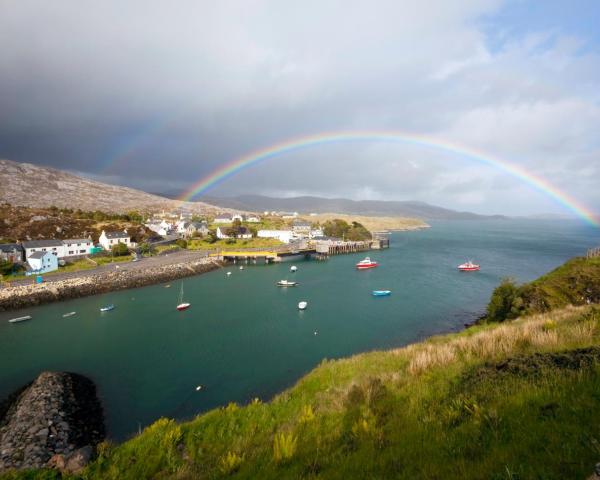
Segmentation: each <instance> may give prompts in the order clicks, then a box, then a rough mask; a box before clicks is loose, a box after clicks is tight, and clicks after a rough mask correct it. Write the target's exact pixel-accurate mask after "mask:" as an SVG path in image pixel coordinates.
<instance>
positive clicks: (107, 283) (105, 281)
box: [0, 258, 222, 312]
mask: <svg viewBox="0 0 600 480" xmlns="http://www.w3.org/2000/svg"><path fill="white" fill-rule="evenodd" d="M221 266H222V263H221V262H219V261H217V260H213V259H209V258H202V259H199V260H196V261H191V262H185V263H184V262H181V263H173V264H168V265H161V266H155V267H149V268H145V269H139V270H133V271H128V270H121V271H114V270H111V271H106V272H101V273H98V274H97V275H90V276H86V277H80V278H71V279H65V280H58V281H53V282H48V283H41V284H28V285H18V286H11V287H4V288H2V289H0V312H8V311H14V310H20V309H23V308H28V307H35V306H38V305H44V304H47V303H52V302H59V301H63V300H71V299H74V298H82V297H89V296H92V295H97V294H100V293H108V292H114V291H118V290H127V289H130V288H139V287H146V286H149V285H155V284H159V283H163V282H169V281H172V280H177V279H179V278H185V277H191V276H194V275H200V274H203V273H207V272H211V271H213V270H217V269H219V268H221Z"/></svg>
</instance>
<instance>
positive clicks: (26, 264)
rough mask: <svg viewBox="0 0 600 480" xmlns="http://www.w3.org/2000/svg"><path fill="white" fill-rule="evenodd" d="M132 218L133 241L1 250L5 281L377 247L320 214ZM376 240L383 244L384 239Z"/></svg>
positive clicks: (98, 238) (116, 233)
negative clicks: (126, 266) (189, 258)
mask: <svg viewBox="0 0 600 480" xmlns="http://www.w3.org/2000/svg"><path fill="white" fill-rule="evenodd" d="M130 217H131V218H136V219H137V222H138V223H139V226H138V228H137V229H136V230H135V233H133V234H132V233H130V232H128V229H127V228H123V229H116V228H112V229H109V228H106V229H104V228H103V229H102V230H101V232H100V234H99V235H98V234H97V235H88V236H86V237H83V236H81V237H77V238H39V235H38V238H28V239H27V240H22V241H16V242H10V243H0V267H1V269H0V274H2V277H0V280H1V281H3V282H12V281H15V280H16V281H23V280H24V279H26V278H28V277H33V278H35V282H38V283H41V282H43V281H45V276H46V275H50V276H52V275H55V274H57V273H67V272H68V273H72V272H77V271H80V270H85V271H86V273H87V274H89V273H92V272H87V271H89V270H91V271H93V270H95V269H97V268H98V267H100V266H103V265H106V264H115V268H122V265H123V263H124V262H138V261H140V260H142V259H144V258H146V257H151V256H157V255H158V256H160V255H163V256H164V255H167V254H169V253H174V252H176V251H178V250H186V251H190V252H192V251H195V252H197V253H203V254H204V255H206V256H208V255H209V254H212V255H215V252H218V255H219V258H220V259H221V260H227V259H231V258H234V257H232V256H231V255H229V256H228V255H227V253H226V251H227V250H229V251H231V250H235V251H238V255H240V253H239V252H242V254H243V252H246V251H248V252H251V251H256V250H269V251H279V252H283V251H299V250H303V251H307V252H308V251H310V252H317V250H318V249H317V248H316V246H317V245H319V246H320V249H319V254H320V255H319V258H323V257H326V256H327V255H328V254H330V253H331V254H335V253H346V252H349V251H356V250H357V249H359V250H364V249H368V248H369V247H370V246H371V244H370V243H360V246H359V247H357V245H358V244H357V243H356V242H357V241H358V242H363V241H366V240H371V238H372V234H371V232H369V231H368V230H367V229H366V228H364V227H363V226H362V225H361V224H359V223H357V222H353V224H352V225H349V224H348V223H346V222H345V221H343V220H338V219H335V220H327V221H325V222H319V221H318V219H317V215H316V214H308V215H303V216H301V215H300V214H299V213H298V212H280V211H265V212H263V213H262V214H261V215H259V214H256V213H242V212H235V211H233V212H228V213H220V214H216V215H214V216H213V217H204V218H203V217H199V216H198V215H197V214H194V213H191V212H189V211H185V210H179V211H171V212H165V211H161V212H157V213H153V214H148V215H147V217H146V218H143V217H142V216H141V215H140V216H139V219H138V218H137V216H136V215H133V214H132V215H130ZM311 219H312V220H313V221H310V220H311ZM101 225H102V224H101ZM112 225H114V224H112ZM59 228H60V227H59ZM140 231H141V232H143V233H142V234H140ZM28 236H29V235H28ZM376 237H377V238H383V237H382V234H381V233H378V234H377V235H376ZM386 238H387V237H386ZM378 242H379V240H378ZM378 245H379V243H378ZM375 248H378V247H375ZM224 252H225V253H224ZM250 256H251V255H249V256H247V257H246V258H249V257H250Z"/></svg>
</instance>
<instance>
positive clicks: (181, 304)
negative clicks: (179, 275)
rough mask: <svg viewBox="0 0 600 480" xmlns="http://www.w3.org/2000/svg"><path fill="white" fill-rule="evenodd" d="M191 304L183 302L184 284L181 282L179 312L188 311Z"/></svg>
mask: <svg viewBox="0 0 600 480" xmlns="http://www.w3.org/2000/svg"><path fill="white" fill-rule="evenodd" d="M191 305H192V304H191V303H186V302H184V301H183V282H181V291H180V292H179V305H177V307H176V308H177V310H179V311H182V310H187V309H188V308H190V307H191Z"/></svg>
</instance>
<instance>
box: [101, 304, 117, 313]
mask: <svg viewBox="0 0 600 480" xmlns="http://www.w3.org/2000/svg"><path fill="white" fill-rule="evenodd" d="M114 309H115V306H114V305H113V304H112V303H111V304H110V305H106V307H100V311H101V312H110V311H111V310H114Z"/></svg>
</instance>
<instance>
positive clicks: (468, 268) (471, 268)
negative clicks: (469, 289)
mask: <svg viewBox="0 0 600 480" xmlns="http://www.w3.org/2000/svg"><path fill="white" fill-rule="evenodd" d="M458 269H459V270H460V271H461V272H476V271H477V270H479V269H480V267H479V265H477V264H475V263H473V262H472V261H471V260H469V261H468V262H465V263H463V264H461V265H459V266H458Z"/></svg>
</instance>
